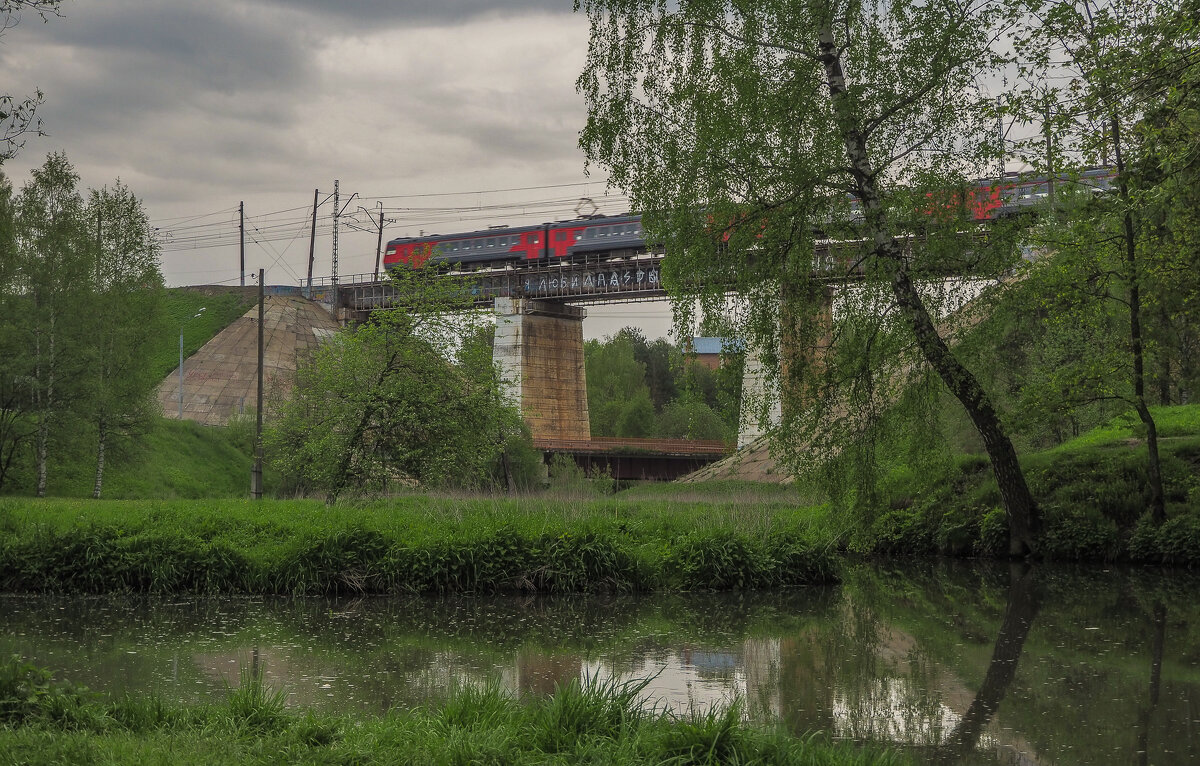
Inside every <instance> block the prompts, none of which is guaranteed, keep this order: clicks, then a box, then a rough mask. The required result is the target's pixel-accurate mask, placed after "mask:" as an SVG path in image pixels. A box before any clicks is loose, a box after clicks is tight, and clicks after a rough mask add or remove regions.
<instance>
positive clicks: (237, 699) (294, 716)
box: [0, 660, 909, 766]
mask: <svg viewBox="0 0 1200 766" xmlns="http://www.w3.org/2000/svg"><path fill="white" fill-rule="evenodd" d="M637 692H638V687H637V686H636V685H629V684H597V685H592V686H587V687H582V688H581V687H580V686H579V685H575V684H572V685H569V686H567V687H565V688H562V689H559V690H558V692H557V693H556V694H554V695H553V696H550V697H536V698H529V699H526V700H523V701H518V700H516V699H513V698H511V697H509V696H507V695H506V694H504V693H502V692H500V691H496V690H485V691H479V690H474V689H464V690H463V691H461V692H459V693H457V694H456V695H455V696H452V697H451V698H450V699H449V700H448V701H447V702H445V703H444V704H442V705H440V706H437V707H423V708H414V709H408V710H400V709H397V710H393V711H391V712H390V713H388V714H387V715H385V716H382V717H369V718H362V717H355V718H350V717H337V716H330V715H317V714H314V713H311V712H308V713H298V712H295V711H290V710H286V709H285V708H284V703H283V695H282V694H279V693H276V692H273V691H271V690H270V689H268V688H266V687H264V685H263V684H262V682H261V680H258V679H254V678H247V677H243V682H242V684H241V685H240V686H239V688H237V689H236V690H233V691H232V692H231V693H230V694H229V697H228V700H227V701H225V702H224V703H222V704H218V705H209V706H203V707H181V706H177V705H172V704H171V703H169V702H166V701H164V700H162V699H160V698H154V697H151V698H139V699H132V698H125V699H118V700H111V699H102V698H99V697H97V696H95V695H92V694H89V693H88V692H86V690H80V689H78V688H75V687H72V686H71V685H69V684H65V683H56V682H54V681H52V680H51V678H50V676H49V674H48V673H47V672H46V671H43V670H40V669H38V668H34V667H31V666H28V665H23V664H21V663H19V662H17V661H16V660H12V661H10V662H9V663H7V664H6V665H5V666H3V667H2V668H0V752H3V753H5V761H6V762H14V763H24V764H54V763H96V764H109V763H111V764H124V763H171V764H247V763H279V762H287V763H320V764H330V763H345V764H349V763H354V764H374V763H429V764H440V763H445V764H459V763H462V764H465V763H506V764H550V763H598V764H599V763H610V764H641V763H655V764H658V763H675V764H693V763H694V764H701V763H773V764H813V765H815V766H821V765H824V764H827V765H828V766H840V765H842V764H846V765H855V766H885V765H886V764H897V765H898V764H902V763H908V762H909V761H907V760H906V759H905V758H903V757H902V756H901V755H899V754H896V753H893V752H887V751H883V750H881V749H873V750H867V749H859V748H856V747H854V746H852V745H848V744H845V743H841V744H832V743H829V742H827V741H824V740H822V739H820V738H819V737H817V736H811V737H806V738H795V737H790V736H787V735H785V734H782V733H777V732H773V731H768V730H765V729H760V728H756V727H753V726H751V725H748V724H746V723H743V722H742V720H741V717H740V715H739V712H738V710H737V708H736V707H733V708H729V709H727V710H724V711H716V712H712V713H709V714H704V715H692V716H684V717H678V716H673V715H669V714H666V713H664V712H662V711H647V710H644V709H643V708H641V707H640V706H639V705H638V703H637Z"/></svg>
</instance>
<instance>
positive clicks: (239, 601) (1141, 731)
mask: <svg viewBox="0 0 1200 766" xmlns="http://www.w3.org/2000/svg"><path fill="white" fill-rule="evenodd" d="M1198 586H1200V577H1197V575H1195V574H1191V573H1187V572H1175V571H1160V570H1152V571H1146V570H1120V569H1101V568H1069V567H1048V566H1038V567H1034V568H1028V567H1024V566H1013V567H1009V566H1007V565H999V566H991V565H965V564H961V563H959V564H954V563H928V564H920V565H905V566H892V565H887V564H884V565H876V566H869V567H868V566H862V567H856V568H852V569H850V570H849V571H848V573H847V577H846V581H845V583H844V584H842V585H840V586H837V587H830V588H821V589H804V590H796V591H787V592H769V593H745V594H737V593H734V594H729V593H721V594H712V593H688V594H668V595H661V594H660V595H652V596H610V597H595V596H589V597H582V596H581V597H571V598H566V597H555V598H547V597H455V598H441V599H429V598H367V599H357V600H353V599H340V600H324V599H282V598H242V597H237V598H234V597H222V598H215V597H190V596H189V597H177V598H171V599H157V598H155V599H151V598H133V597H124V598H113V597H93V598H84V597H64V596H0V610H3V611H2V612H0V613H2V614H3V617H0V625H3V635H2V636H0V651H2V652H4V654H5V655H7V654H11V653H17V654H20V655H22V656H24V657H26V658H29V659H30V660H32V661H33V662H35V663H36V664H38V665H42V666H45V667H49V668H51V669H53V670H55V671H56V672H58V673H60V674H61V675H62V676H65V677H67V678H70V679H71V680H73V681H75V682H77V683H82V684H85V685H87V686H89V687H90V688H92V689H95V690H99V691H104V692H111V693H116V694H123V693H132V694H141V693H146V692H154V693H157V694H160V695H162V696H163V697H165V698H167V699H170V700H176V701H181V702H188V703H191V702H202V701H204V702H206V701H213V700H216V699H219V698H220V697H221V696H222V695H224V694H225V693H226V691H227V689H228V688H229V687H230V686H236V685H237V684H238V683H239V679H240V677H241V674H242V673H244V672H261V673H262V675H263V677H264V678H265V679H266V681H267V683H268V684H269V685H271V686H273V687H275V688H278V689H282V690H284V692H285V693H286V694H287V699H288V701H289V703H290V704H292V705H295V706H299V707H311V708H316V709H322V710H328V711H332V712H351V713H355V712H370V713H378V712H381V711H384V710H387V709H388V708H390V707H393V706H409V705H418V704H423V703H429V702H436V701H437V700H439V699H441V698H443V697H444V696H445V695H446V694H447V693H448V692H449V691H450V690H451V689H453V688H454V687H456V686H462V685H484V684H498V685H500V686H501V687H502V688H505V689H507V690H509V691H511V692H512V693H513V694H519V695H525V694H546V693H550V692H551V691H553V689H554V687H555V685H556V684H562V683H565V682H568V681H571V680H575V679H579V680H583V681H585V682H587V681H590V680H596V679H600V680H617V681H623V680H636V679H649V682H648V684H647V685H646V687H645V689H644V690H643V692H642V695H643V697H644V699H645V700H646V704H647V705H658V706H660V707H667V708H670V709H672V710H674V711H676V712H679V713H682V714H686V713H687V712H688V711H689V710H697V711H704V710H706V709H708V708H710V707H711V706H713V705H727V704H730V703H731V702H733V701H735V700H736V701H737V704H739V705H740V706H741V709H742V713H743V715H744V716H745V717H747V718H749V719H751V720H755V721H760V722H764V723H769V724H772V725H780V726H783V727H786V728H787V729H788V730H790V731H793V732H795V733H798V734H799V733H803V732H807V731H811V730H820V731H823V732H826V733H827V734H829V735H831V736H833V737H837V738H842V739H849V740H855V741H882V742H887V743H892V744H895V745H897V746H900V747H903V748H906V749H908V748H912V749H915V750H917V751H918V752H919V753H920V755H921V756H922V760H931V761H933V760H938V761H944V762H957V763H966V764H976V763H978V764H1047V765H1048V764H1064V765H1066V764H1108V763H1152V764H1193V763H1198V762H1200V598H1198V597H1197V594H1200V588H1198Z"/></svg>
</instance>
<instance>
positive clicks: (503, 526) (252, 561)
mask: <svg viewBox="0 0 1200 766" xmlns="http://www.w3.org/2000/svg"><path fill="white" fill-rule="evenodd" d="M0 531H2V532H3V533H4V534H3V536H2V537H0V590H3V591H9V592H13V591H17V592H23V591H66V592H83V593H103V592H121V591H124V592H158V593H170V592H240V593H279V594H295V595H300V594H339V593H354V594H358V593H380V594H382V593H389V594H402V593H456V592H525V593H568V592H627V591H648V590H655V589H731V588H767V587H783V586H795V585H807V584H817V583H828V582H833V581H836V579H837V573H836V569H835V566H834V558H833V556H834V554H833V553H832V552H831V551H829V550H828V549H827V548H825V547H823V546H822V545H820V542H819V541H818V540H816V539H814V538H813V537H812V536H811V534H810V532H811V530H810V525H809V523H808V520H807V516H806V515H805V514H804V513H802V512H800V511H791V512H787V511H784V510H781V509H778V508H773V509H769V510H762V511H760V512H758V513H757V514H754V513H751V512H750V511H748V510H746V509H742V510H740V511H739V512H737V513H732V514H731V513H730V512H729V511H728V509H726V508H723V507H720V506H682V505H680V504H671V503H660V504H645V505H626V504H614V503H612V502H611V501H594V502H592V503H590V504H575V503H558V502H551V501H543V502H535V501H531V500H521V501H508V500H486V499H483V500H473V501H467V500H446V499H441V500H439V499H436V498H430V497H422V496H413V497H411V498H406V499H402V500H393V501H389V502H388V503H386V504H369V505H363V506H338V507H333V508H328V507H326V506H324V505H321V504H319V503H314V502H307V501H275V502H263V503H259V504H254V503H251V502H249V501H241V502H238V501H224V502H221V501H207V502H205V501H172V502H99V503H97V502H80V501H64V500H54V501H32V500H16V499H7V500H0Z"/></svg>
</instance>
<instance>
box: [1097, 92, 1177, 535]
mask: <svg viewBox="0 0 1200 766" xmlns="http://www.w3.org/2000/svg"><path fill="white" fill-rule="evenodd" d="M1111 124H1112V138H1113V152H1114V154H1115V156H1116V161H1117V184H1118V188H1119V189H1120V193H1121V202H1122V206H1123V207H1124V208H1125V210H1124V218H1123V221H1122V223H1123V224H1124V238H1125V273H1126V279H1128V280H1129V350H1130V353H1131V354H1132V356H1133V406H1134V409H1136V410H1137V414H1138V417H1140V418H1141V419H1142V424H1143V425H1145V426H1146V458H1147V459H1146V475H1147V479H1148V480H1149V482H1150V515H1151V518H1152V519H1153V521H1154V523H1155V524H1161V523H1163V522H1164V521H1166V519H1167V510H1166V503H1165V500H1164V497H1163V484H1162V466H1161V463H1160V461H1159V457H1158V427H1157V426H1156V424H1155V422H1154V416H1153V415H1151V414H1150V408H1149V407H1148V406H1147V405H1146V370H1145V367H1146V361H1145V354H1144V351H1143V348H1142V298H1141V285H1140V284H1139V280H1140V277H1139V274H1138V263H1137V240H1136V238H1135V235H1134V229H1133V209H1132V207H1131V206H1130V201H1129V179H1128V178H1127V177H1126V176H1125V162H1124V158H1123V157H1122V154H1121V119H1120V117H1118V116H1117V114H1116V113H1115V112H1114V113H1113V115H1112V120H1111Z"/></svg>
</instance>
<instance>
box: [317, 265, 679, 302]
mask: <svg viewBox="0 0 1200 766" xmlns="http://www.w3.org/2000/svg"><path fill="white" fill-rule="evenodd" d="M662 262H663V255H662V254H661V253H646V254H642V255H636V256H631V257H629V258H620V259H616V260H608V261H602V262H598V263H553V264H547V265H535V266H529V267H526V266H514V267H513V268H510V269H488V270H484V271H473V272H472V271H450V272H447V274H446V278H447V279H451V280H457V281H458V282H459V283H460V284H462V286H463V289H464V290H466V291H469V292H470V294H471V298H472V299H473V300H474V302H475V305H476V306H480V307H483V306H490V305H492V304H493V303H494V302H495V300H496V298H535V299H538V300H550V301H554V300H558V301H572V300H578V301H588V302H602V301H622V300H629V299H630V298H657V297H663V296H665V295H666V291H664V290H663V288H662ZM360 280H361V281H360ZM312 291H313V293H314V299H316V300H322V299H323V300H324V301H325V302H327V303H329V302H331V301H330V298H332V297H333V296H332V295H330V294H329V293H330V292H331V291H333V292H336V297H337V304H336V305H337V306H339V307H345V308H346V309H347V310H348V311H349V312H351V313H352V314H365V313H368V312H371V311H374V310H375V309H380V308H387V307H389V306H392V305H395V304H398V303H403V302H404V296H403V295H402V294H401V293H400V291H398V290H397V289H396V286H395V285H394V284H392V282H391V281H390V280H380V281H375V280H373V279H371V278H370V275H364V276H362V277H360V276H350V277H346V278H345V279H344V280H343V281H342V283H341V284H340V285H337V286H333V285H322V284H314V285H313V287H312Z"/></svg>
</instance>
